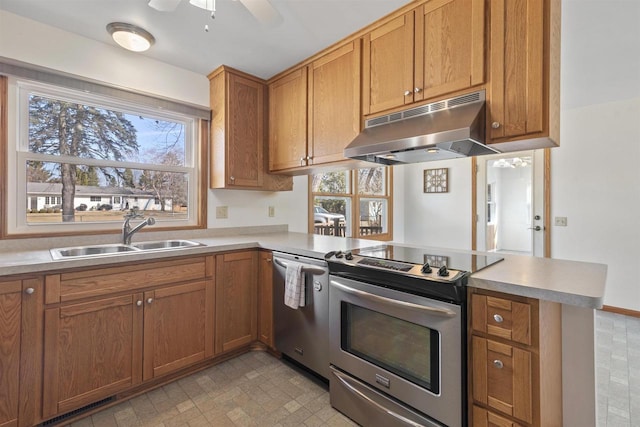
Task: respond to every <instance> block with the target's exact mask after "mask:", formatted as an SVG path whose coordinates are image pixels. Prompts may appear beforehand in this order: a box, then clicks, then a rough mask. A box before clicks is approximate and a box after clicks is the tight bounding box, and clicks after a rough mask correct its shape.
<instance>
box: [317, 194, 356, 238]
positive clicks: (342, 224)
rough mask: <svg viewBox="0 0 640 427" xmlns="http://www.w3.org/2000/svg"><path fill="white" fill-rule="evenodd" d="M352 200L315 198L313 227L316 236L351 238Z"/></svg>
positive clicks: (345, 198)
mask: <svg viewBox="0 0 640 427" xmlns="http://www.w3.org/2000/svg"><path fill="white" fill-rule="evenodd" d="M350 223H351V199H350V198H348V197H323V196H318V197H314V198H313V225H314V230H313V232H314V233H315V234H323V235H327V236H342V237H347V236H351V227H350Z"/></svg>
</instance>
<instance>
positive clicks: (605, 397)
mask: <svg viewBox="0 0 640 427" xmlns="http://www.w3.org/2000/svg"><path fill="white" fill-rule="evenodd" d="M596 363H597V388H598V393H597V400H598V426H597V427H640V319H637V318H632V317H627V316H623V315H619V314H613V313H607V312H597V314H596ZM354 425H355V424H354V423H353V422H351V421H350V420H349V419H348V418H346V417H345V416H343V415H342V414H340V413H339V412H337V411H335V410H334V409H333V408H331V406H330V404H329V394H328V392H327V389H326V387H325V386H324V385H323V384H321V383H318V382H316V381H314V380H312V379H310V378H308V377H307V376H305V375H303V374H301V373H300V372H299V371H297V370H296V369H294V368H292V367H290V366H289V365H287V364H285V363H283V362H281V361H279V360H278V359H276V358H274V357H272V356H270V355H269V354H267V353H264V352H250V353H247V354H244V355H242V356H240V357H237V358H235V359H232V360H229V361H227V362H224V363H222V364H220V365H216V366H214V367H211V368H209V369H207V370H204V371H201V372H198V373H196V374H194V375H192V376H190V377H187V378H184V379H182V380H179V381H176V382H174V383H172V384H169V385H166V386H164V387H162V388H159V389H156V390H153V391H151V392H149V393H146V394H144V395H141V396H138V397H136V398H133V399H131V400H129V401H127V402H123V403H121V404H119V405H117V406H114V407H112V408H108V409H105V410H104V411H101V412H99V413H97V414H94V415H92V416H91V417H88V418H85V419H83V420H80V421H78V422H75V423H73V424H72V427H128V426H157V427H171V426H190V427H200V426H214V427H225V426H229V427H237V426H242V427H244V426H261V427H267V426H306V427H315V426H354Z"/></svg>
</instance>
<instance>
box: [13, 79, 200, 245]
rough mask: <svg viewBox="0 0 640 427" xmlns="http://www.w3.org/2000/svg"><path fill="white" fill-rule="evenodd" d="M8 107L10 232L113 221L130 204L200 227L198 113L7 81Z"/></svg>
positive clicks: (163, 220)
mask: <svg viewBox="0 0 640 427" xmlns="http://www.w3.org/2000/svg"><path fill="white" fill-rule="evenodd" d="M12 100H16V103H15V106H14V105H13V103H12V102H11V101H12ZM9 111H10V119H9V123H10V124H11V123H15V124H16V125H15V126H13V127H12V126H10V130H9V139H8V150H7V153H8V159H9V161H8V164H9V165H10V166H9V168H10V169H9V171H8V176H7V181H8V185H7V188H8V189H16V194H15V196H14V195H12V194H8V196H7V197H15V199H16V200H17V202H18V203H16V208H15V210H13V209H11V210H9V212H7V217H8V221H7V222H8V227H7V228H8V232H9V234H42V233H48V232H60V231H65V232H67V231H72V232H73V231H87V230H105V229H114V230H115V229H119V227H120V224H121V223H122V216H123V212H122V211H123V210H128V209H133V208H136V209H138V210H139V211H140V212H141V213H143V214H144V215H145V216H154V217H155V219H156V221H157V222H158V223H159V224H161V225H162V227H185V226H201V224H199V223H198V219H199V215H198V214H197V213H198V203H199V202H200V201H199V200H198V195H199V194H200V192H199V190H198V187H199V185H201V183H202V182H203V181H202V179H201V177H200V176H199V173H200V172H199V167H198V166H199V161H200V158H201V156H200V152H199V151H200V150H199V145H200V144H199V142H198V141H199V134H198V126H197V125H198V123H197V122H198V119H197V118H194V117H191V116H188V115H185V114H179V113H173V112H170V111H166V110H164V109H162V110H161V109H154V108H152V107H149V106H142V105H136V104H134V103H131V102H125V101H123V100H119V99H115V98H110V97H107V96H103V95H95V94H88V93H84V92H81V91H76V90H71V89H66V88H60V87H56V86H51V85H47V84H41V83H34V82H27V81H12V82H11V83H10V85H9ZM12 115H14V116H15V117H11V116H12ZM12 119H13V120H12ZM43 193H53V194H57V195H58V196H56V197H57V198H58V200H59V203H58V205H59V206H58V207H59V209H55V210H53V211H52V210H46V209H43V208H44V207H45V206H40V205H39V204H40V203H42V204H43V205H47V204H49V201H53V200H54V199H55V197H51V198H50V199H51V200H49V197H41V195H42V194H43ZM39 196H40V197H39ZM112 200H113V203H111V201H112ZM105 201H107V203H105Z"/></svg>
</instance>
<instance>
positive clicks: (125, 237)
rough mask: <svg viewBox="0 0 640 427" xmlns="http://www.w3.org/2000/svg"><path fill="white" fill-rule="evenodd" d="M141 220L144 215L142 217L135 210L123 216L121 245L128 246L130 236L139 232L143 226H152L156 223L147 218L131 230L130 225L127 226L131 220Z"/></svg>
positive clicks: (153, 219) (151, 218)
mask: <svg viewBox="0 0 640 427" xmlns="http://www.w3.org/2000/svg"><path fill="white" fill-rule="evenodd" d="M142 218H144V215H142V214H141V213H138V210H137V209H131V211H130V212H129V213H128V214H126V215H125V216H124V224H122V243H123V244H125V245H130V244H131V236H133V235H134V234H135V233H137V232H138V231H140V230H141V229H142V227H144V226H145V225H153V224H155V223H156V220H155V218H153V217H149V218H147V219H145V220H144V221H142V222H141V223H140V224H138V225H136V226H135V227H133V228H131V224H129V222H130V221H131V220H132V219H142Z"/></svg>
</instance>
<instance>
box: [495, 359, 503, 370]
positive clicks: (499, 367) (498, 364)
mask: <svg viewBox="0 0 640 427" xmlns="http://www.w3.org/2000/svg"><path fill="white" fill-rule="evenodd" d="M493 366H495V367H496V368H498V369H502V368H504V363H502V360H500V359H496V360H494V361H493Z"/></svg>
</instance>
